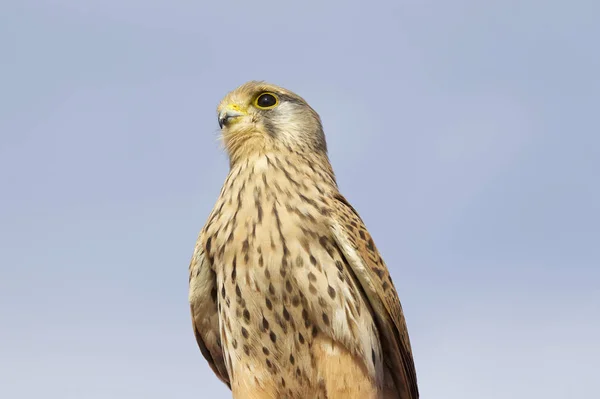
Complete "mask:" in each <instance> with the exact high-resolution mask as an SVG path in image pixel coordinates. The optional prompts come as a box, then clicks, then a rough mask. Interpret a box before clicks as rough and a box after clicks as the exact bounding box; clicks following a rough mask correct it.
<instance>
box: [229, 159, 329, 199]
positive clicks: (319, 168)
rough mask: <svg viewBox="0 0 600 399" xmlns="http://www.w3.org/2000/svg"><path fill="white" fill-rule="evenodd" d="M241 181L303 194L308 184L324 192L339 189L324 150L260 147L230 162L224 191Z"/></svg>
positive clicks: (251, 184)
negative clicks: (308, 152) (308, 150)
mask: <svg viewBox="0 0 600 399" xmlns="http://www.w3.org/2000/svg"><path fill="white" fill-rule="evenodd" d="M243 182H246V183H245V185H247V186H254V185H256V184H258V185H260V186H269V187H270V188H271V189H275V190H285V191H286V192H288V193H295V194H302V193H303V192H304V191H305V190H306V189H307V188H308V187H316V188H317V191H319V192H321V191H322V192H323V194H325V193H331V192H337V190H338V188H337V183H336V180H335V175H334V173H333V169H332V167H331V164H330V163H329V159H328V157H327V154H320V153H310V154H305V153H301V152H295V151H291V150H285V151H260V152H255V153H252V154H249V155H248V156H246V157H244V158H243V159H236V162H232V163H231V168H230V171H229V175H228V177H227V180H226V181H225V184H224V186H223V191H230V190H234V191H235V190H236V188H235V187H234V186H238V185H240V184H244V183H243ZM234 183H235V184H234ZM240 188H241V187H237V189H238V190H239V189H240ZM242 191H243V190H242Z"/></svg>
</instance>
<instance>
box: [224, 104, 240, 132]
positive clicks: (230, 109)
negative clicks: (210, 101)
mask: <svg viewBox="0 0 600 399" xmlns="http://www.w3.org/2000/svg"><path fill="white" fill-rule="evenodd" d="M244 115H247V114H246V112H244V111H243V110H241V109H240V107H239V106H237V105H235V104H230V105H228V106H227V107H225V109H223V110H222V111H221V112H219V127H220V128H221V129H222V128H223V126H228V125H229V124H230V123H231V122H232V121H233V120H234V119H236V118H237V117H240V116H244Z"/></svg>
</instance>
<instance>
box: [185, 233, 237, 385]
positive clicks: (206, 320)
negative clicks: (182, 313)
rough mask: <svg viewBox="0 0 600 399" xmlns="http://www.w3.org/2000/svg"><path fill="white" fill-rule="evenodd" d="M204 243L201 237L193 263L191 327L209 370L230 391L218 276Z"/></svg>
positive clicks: (190, 282)
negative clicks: (223, 339) (221, 320)
mask: <svg viewBox="0 0 600 399" xmlns="http://www.w3.org/2000/svg"><path fill="white" fill-rule="evenodd" d="M201 241H202V240H201V238H199V239H198V242H197V243H196V248H195V250H194V255H193V256H192V261H191V263H190V280H189V284H190V287H189V301H190V308H191V311H192V325H193V327H194V334H195V335H196V341H197V342H198V346H199V347H200V351H201V352H202V355H203V356H204V357H205V358H206V360H207V361H208V364H209V366H210V368H211V369H212V370H213V371H214V373H215V374H216V375H217V377H219V379H221V381H223V382H224V383H225V384H227V386H228V387H230V388H231V385H230V382H229V374H228V373H227V367H226V366H225V360H224V358H223V349H222V347H221V336H220V333H219V313H218V310H217V288H216V286H217V281H216V275H215V273H214V271H213V270H212V269H211V267H210V263H209V260H208V259H207V257H206V256H205V254H204V248H203V246H202V243H201Z"/></svg>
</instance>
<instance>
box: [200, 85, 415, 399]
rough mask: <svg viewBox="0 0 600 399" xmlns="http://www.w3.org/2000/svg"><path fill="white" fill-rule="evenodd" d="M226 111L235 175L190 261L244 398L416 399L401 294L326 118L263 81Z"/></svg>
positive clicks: (230, 376)
mask: <svg viewBox="0 0 600 399" xmlns="http://www.w3.org/2000/svg"><path fill="white" fill-rule="evenodd" d="M217 113H218V120H219V125H220V128H221V136H222V139H223V143H224V147H225V149H226V151H227V154H228V156H229V164H230V170H229V174H228V176H227V178H226V180H225V183H224V184H223V187H222V189H221V193H220V195H219V197H218V199H217V202H216V205H215V207H214V209H213V211H212V212H211V214H210V216H209V217H208V221H207V222H206V224H205V225H204V227H203V228H202V230H201V232H200V234H199V236H198V240H197V242H196V246H195V249H194V253H193V256H192V260H191V263H190V267H189V302H190V306H191V314H192V324H193V329H194V333H195V336H196V340H197V342H198V345H199V347H200V350H201V352H202V354H203V356H204V357H205V358H206V360H207V361H208V364H209V365H210V367H211V368H212V370H213V371H214V373H215V374H216V375H217V377H219V378H220V379H221V381H223V382H224V383H225V384H227V386H228V387H229V388H230V389H231V391H232V394H233V397H234V398H235V399H267V398H269V399H271V398H273V399H279V398H281V399H285V398H287V399H303V398H307V399H313V398H315V399H338V398H343V399H354V398H356V399H383V398H386V399H417V398H418V397H419V393H418V387H417V378H416V372H415V366H414V363H413V356H412V349H411V345H410V341H409V336H408V331H407V327H406V322H405V318H404V314H403V311H402V306H401V305H400V301H399V299H398V294H397V292H396V289H395V287H394V283H393V282H392V279H391V277H390V274H389V272H388V269H387V267H386V265H385V263H384V261H383V259H382V258H381V255H380V254H379V252H378V250H377V247H376V246H375V243H374V242H373V239H372V238H371V235H370V234H369V232H368V231H367V229H366V227H365V224H364V223H363V221H362V220H361V218H360V216H359V215H358V213H357V211H356V210H355V209H354V208H353V207H352V205H350V203H349V202H348V201H347V200H346V198H344V197H343V196H342V194H340V192H339V189H338V186H337V183H336V179H335V176H334V172H333V169H332V167H331V164H330V162H329V159H328V155H327V144H326V141H325V135H324V133H323V127H322V124H321V119H320V117H319V115H318V114H317V112H315V111H314V110H313V109H312V108H311V107H310V106H309V105H308V103H307V102H306V101H305V100H304V99H302V98H301V97H300V96H298V95H296V94H294V93H293V92H291V91H289V90H286V89H284V88H282V87H278V86H276V85H273V84H268V83H265V82H258V81H251V82H248V83H245V84H243V85H242V86H240V87H238V88H237V89H235V90H234V91H232V92H230V93H229V94H227V95H226V96H225V98H224V99H223V100H222V101H221V103H220V104H219V106H218V108H217Z"/></svg>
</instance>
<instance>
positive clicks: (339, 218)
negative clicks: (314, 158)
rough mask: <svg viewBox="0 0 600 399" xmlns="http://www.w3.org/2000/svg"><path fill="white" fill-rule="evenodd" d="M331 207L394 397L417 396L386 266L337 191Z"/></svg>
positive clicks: (338, 238)
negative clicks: (369, 313) (373, 324)
mask: <svg viewBox="0 0 600 399" xmlns="http://www.w3.org/2000/svg"><path fill="white" fill-rule="evenodd" d="M333 211H334V214H333V215H332V216H333V217H332V218H331V220H332V222H331V223H332V229H333V234H334V236H335V240H336V242H337V245H338V246H339V248H340V249H341V250H342V252H343V254H344V256H345V257H346V261H347V263H348V265H350V267H351V269H352V270H351V271H352V272H353V274H354V275H355V276H356V278H357V280H358V282H359V283H360V285H361V288H362V289H363V291H364V293H365V297H366V298H367V300H368V301H369V304H370V305H371V307H372V309H373V312H374V313H375V315H374V317H375V320H376V321H377V328H378V329H379V332H380V335H381V340H382V342H381V343H382V349H383V353H384V354H385V355H384V358H385V362H386V366H387V367H388V369H389V371H390V372H391V374H392V377H393V379H394V383H395V385H396V390H397V391H398V398H399V399H417V398H418V397H419V390H418V387H417V376H416V371H415V365H414V362H413V356H412V349H411V346H410V340H409V337H408V329H407V327H406V321H405V319H404V313H403V311H402V306H401V305H400V300H399V299H398V294H397V292H396V288H395V287H394V284H393V283H392V279H391V277H390V274H389V272H388V269H387V267H386V266H385V263H384V261H383V259H382V258H381V255H380V254H379V251H378V250H377V248H376V247H375V244H374V243H373V239H372V238H371V236H370V234H369V233H368V231H367V228H366V227H365V224H364V223H363V221H362V220H361V218H360V216H359V215H358V213H357V212H356V210H355V209H354V208H353V207H352V205H350V203H348V201H347V200H346V199H345V198H344V197H343V196H342V195H341V194H338V195H336V196H335V199H334V204H333Z"/></svg>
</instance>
